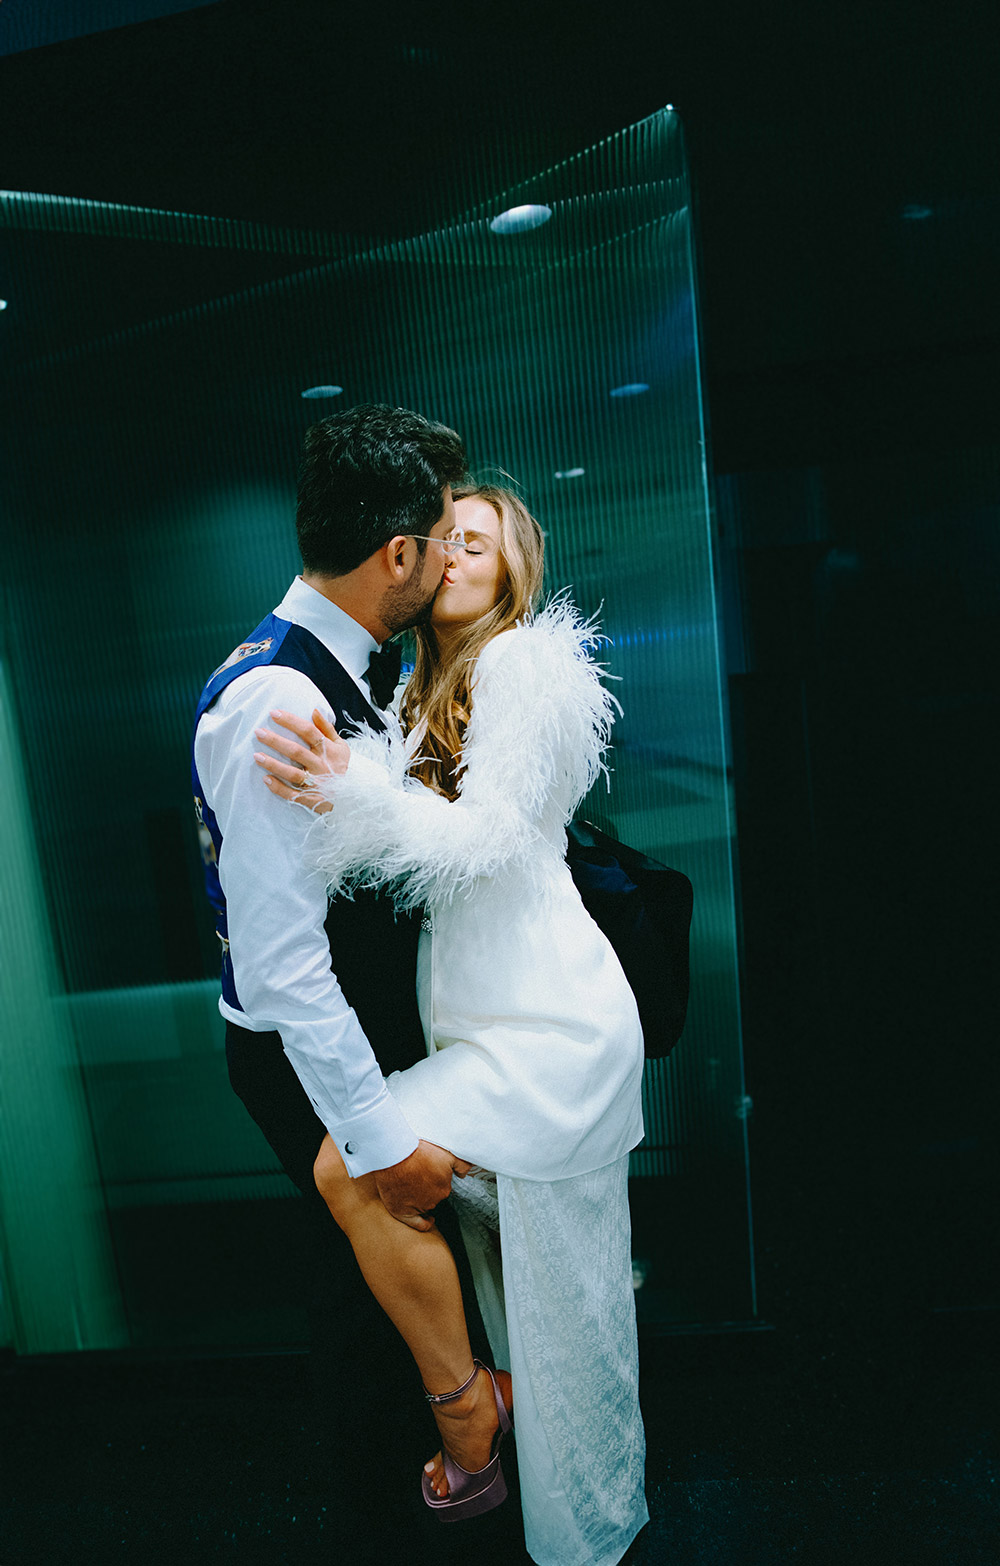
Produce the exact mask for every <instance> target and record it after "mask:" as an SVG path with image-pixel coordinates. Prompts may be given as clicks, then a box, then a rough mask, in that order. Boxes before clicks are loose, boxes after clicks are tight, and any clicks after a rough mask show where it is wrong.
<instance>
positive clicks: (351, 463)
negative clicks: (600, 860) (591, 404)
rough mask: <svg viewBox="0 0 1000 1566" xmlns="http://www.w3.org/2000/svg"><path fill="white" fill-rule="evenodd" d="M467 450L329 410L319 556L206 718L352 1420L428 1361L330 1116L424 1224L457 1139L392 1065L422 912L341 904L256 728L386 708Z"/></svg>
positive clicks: (248, 943)
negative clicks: (389, 664) (414, 1339)
mask: <svg viewBox="0 0 1000 1566" xmlns="http://www.w3.org/2000/svg"><path fill="white" fill-rule="evenodd" d="M465 469H466V462H465V453H464V450H463V447H462V442H461V440H460V439H459V437H458V436H457V435H456V434H455V432H454V431H453V430H450V429H447V428H446V427H445V426H443V425H440V424H435V423H433V422H431V421H429V420H427V419H424V418H422V417H420V415H418V414H416V413H411V412H408V411H407V410H406V409H400V408H387V407H380V406H361V407H357V408H353V409H350V410H349V411H347V412H345V413H342V414H336V415H333V416H332V417H330V418H327V419H324V420H322V421H321V422H320V423H319V424H316V425H314V426H313V427H312V428H311V429H310V430H309V431H308V433H307V435H306V438H305V446H304V451H303V458H302V465H301V470H300V482H299V496H298V508H297V515H296V524H297V532H298V539H299V547H300V551H301V555H302V562H303V571H302V575H301V576H300V577H297V578H296V579H295V581H294V582H293V583H292V585H291V587H290V588H289V589H288V592H287V593H286V594H285V597H284V598H283V599H282V601H281V603H280V604H279V605H278V607H277V609H276V610H275V611H274V612H273V613H272V614H271V615H268V616H267V618H266V619H265V620H264V621H262V623H261V624H260V625H259V626H258V627H257V629H256V630H255V631H253V632H252V633H251V635H250V637H249V638H248V639H247V641H246V642H244V643H243V644H242V645H241V646H240V647H238V648H237V649H236V650H235V652H234V653H233V654H232V655H231V656H230V657H229V658H228V659H227V660H226V662H225V663H224V664H223V665H222V666H221V668H219V669H217V670H216V672H215V674H214V675H213V676H212V678H211V679H210V680H209V682H208V684H207V685H206V687H205V690H204V692H203V693H202V697H201V700H200V702H199V705H198V715H197V719H196V728H195V739H194V766H193V782H194V793H195V804H196V810H197V812H198V819H199V825H200V832H201V838H202V848H203V857H204V860H205V871H206V882H207V887H208V892H209V897H210V900H211V901H212V903H213V906H214V908H215V911H216V918H217V930H218V934H219V939H220V942H221V945H222V958H223V963H222V999H221V1001H220V1010H221V1011H222V1014H223V1016H224V1017H225V1019H226V1054H227V1059H228V1064H229V1075H230V1080H231V1082H232V1085H233V1087H234V1089H235V1091H236V1092H237V1093H238V1094H239V1096H240V1098H241V1099H242V1100H243V1103H244V1104H245V1105H246V1107H247V1109H248V1110H249V1112H250V1114H251V1115H252V1116H253V1118H254V1120H255V1121H256V1122H257V1124H258V1125H259V1127H260V1129H261V1130H262V1131H263V1133H264V1135H265V1137H266V1138H267V1140H268V1141H269V1142H270V1144H271V1146H272V1148H273V1149H274V1151H275V1152H276V1153H277V1155H278V1157H279V1159H280V1160H281V1163H282V1165H283V1166H284V1168H285V1169H286V1171H287V1172H288V1174H289V1175H290V1176H291V1178H292V1179H293V1180H294V1181H295V1183H296V1184H297V1185H298V1186H299V1188H300V1190H302V1192H303V1193H304V1194H305V1196H306V1197H307V1202H308V1204H309V1208H310V1212H309V1221H310V1223H311V1224H312V1226H313V1231H314V1237H313V1240H312V1241H311V1244H312V1245H313V1246H314V1247H315V1248H316V1250H317V1251H318V1252H321V1253H322V1255H321V1257H320V1261H321V1263H322V1265H323V1266H325V1268H326V1273H327V1276H326V1277H325V1279H324V1281H323V1295H322V1315H323V1320H324V1322H325V1324H326V1325H325V1330H324V1337H325V1347H326V1349H327V1353H328V1356H329V1360H330V1364H331V1365H332V1366H333V1376H332V1381H331V1384H330V1387H329V1391H328V1393H327V1394H326V1401H327V1402H328V1403H329V1402H332V1403H334V1404H335V1405H336V1407H335V1410H334V1412H335V1415H336V1417H335V1419H334V1420H333V1421H332V1422H331V1427H330V1428H331V1433H332V1435H333V1436H336V1435H337V1434H338V1432H339V1433H340V1434H341V1435H342V1437H343V1439H344V1440H345V1441H347V1442H349V1441H350V1439H351V1438H353V1439H355V1440H356V1439H357V1438H358V1436H359V1435H360V1433H361V1430H362V1428H363V1419H364V1415H365V1413H366V1412H367V1411H368V1410H370V1409H371V1408H372V1407H375V1408H378V1406H379V1401H380V1398H382V1399H383V1402H382V1408H383V1410H384V1408H385V1401H384V1400H385V1399H387V1398H388V1396H389V1395H390V1394H398V1389H399V1383H398V1381H397V1380H396V1379H395V1378H396V1377H398V1376H400V1375H408V1376H409V1378H410V1379H411V1380H412V1366H411V1365H409V1363H408V1356H407V1355H406V1351H405V1348H403V1346H402V1343H401V1340H399V1339H398V1338H397V1335H396V1334H395V1332H394V1331H393V1330H392V1329H391V1328H389V1327H388V1323H387V1322H386V1321H385V1318H384V1317H382V1314H381V1312H380V1310H379V1308H378V1306H377V1305H376V1304H375V1303H374V1301H373V1300H372V1298H371V1296H370V1294H369V1293H368V1290H367V1288H366V1286H365V1285H364V1283H363V1280H362V1279H361V1276H360V1273H359V1272H358V1269H357V1266H356V1263H355V1261H354V1257H353V1254H352V1252H351V1250H350V1247H349V1246H348V1245H347V1243H346V1241H345V1239H344V1236H343V1235H342V1234H341V1233H340V1231H339V1229H338V1228H337V1226H336V1225H335V1223H334V1222H333V1220H332V1219H331V1218H330V1216H329V1214H328V1212H327V1210H326V1208H325V1206H324V1205H323V1203H322V1201H321V1199H320V1198H319V1195H318V1193H317V1192H316V1189H315V1186H314V1182H313V1164H314V1161H315V1159H316V1156H317V1153H318V1152H319V1149H320V1145H321V1143H322V1142H323V1140H324V1138H325V1136H326V1134H327V1133H329V1135H330V1137H331V1138H332V1139H333V1142H334V1143H335V1144H336V1146H337V1148H338V1149H339V1151H340V1153H341V1155H342V1157H343V1159H344V1162H345V1164H346V1165H347V1167H348V1168H349V1169H350V1171H351V1173H352V1174H354V1175H362V1174H365V1173H369V1172H372V1171H374V1172H375V1174H376V1178H377V1182H378V1187H379V1191H380V1193H381V1195H382V1198H383V1201H384V1202H385V1205H386V1207H387V1208H388V1209H389V1211H390V1212H392V1213H393V1214H394V1216H396V1217H397V1218H399V1219H400V1221H401V1222H404V1223H410V1224H413V1225H414V1226H416V1227H426V1224H427V1220H426V1218H425V1217H424V1216H422V1215H424V1214H426V1213H427V1212H429V1210H430V1209H431V1208H433V1207H434V1206H435V1205H436V1204H437V1203H438V1202H440V1201H441V1200H442V1199H443V1198H444V1197H445V1196H446V1195H447V1194H448V1191H449V1190H450V1186H451V1176H452V1164H453V1161H452V1159H451V1157H450V1155H449V1154H446V1153H445V1152H443V1150H442V1149H440V1148H436V1147H433V1146H431V1145H430V1144H428V1143H419V1144H418V1139H417V1138H416V1136H414V1134H413V1132H412V1131H411V1129H410V1127H409V1126H408V1124H407V1123H406V1121H405V1120H404V1118H403V1116H402V1114H401V1112H400V1111H399V1110H398V1109H397V1107H396V1105H395V1103H394V1101H393V1099H392V1097H391V1095H389V1094H388V1093H387V1091H386V1088H385V1084H384V1081H383V1073H384V1074H388V1073H389V1072H391V1071H393V1070H396V1069H401V1068H403V1067H405V1066H408V1065H411V1064H412V1063H413V1062H414V1061H415V1060H416V1059H418V1058H419V1057H420V1056H421V1055H422V1054H423V1048H424V1046H423V1038H422V1033H421V1029H420V1024H419V1018H418V1016H417V1010H416V999H415V991H416V982H415V980H416V940H417V922H416V921H415V920H412V919H410V920H407V919H400V920H396V919H395V917H394V914H393V909H392V906H391V903H390V902H389V901H388V900H387V899H385V898H383V897H377V896H375V895H373V894H362V895H359V896H358V897H357V898H356V899H355V900H354V901H347V900H345V899H336V900H334V902H333V903H331V904H330V906H329V909H328V906H327V897H326V889H325V885H324V883H323V878H322V876H321V875H320V874H318V873H316V872H314V871H310V870H308V869H307V868H306V860H305V851H304V841H305V837H306V833H307V831H308V828H309V825H310V822H309V817H308V815H307V813H306V812H305V811H297V810H289V808H288V806H287V805H286V804H285V803H284V802H283V801H282V800H280V799H278V798H276V797H274V796H272V795H271V794H270V793H269V791H268V790H267V788H265V787H264V784H263V781H262V775H261V772H260V770H259V768H258V767H256V766H255V765H254V761H253V752H254V750H255V749H259V748H260V741H259V740H257V739H256V738H255V730H257V729H259V728H261V727H262V726H267V725H268V724H270V723H271V722H272V719H271V716H270V715H271V713H272V712H274V711H275V710H285V711H291V712H298V713H310V712H312V711H313V709H315V708H318V709H319V711H320V712H322V713H323V714H324V715H325V717H326V718H327V719H328V720H329V721H330V722H332V723H333V724H334V725H335V726H336V727H337V729H339V730H341V731H346V732H348V733H349V732H350V731H351V728H352V727H353V726H355V725H356V724H358V723H367V724H369V725H371V726H372V727H375V728H378V727H380V726H381V719H380V716H379V712H380V709H382V708H383V707H384V706H385V705H387V703H388V701H389V699H390V697H391V694H392V691H393V689H394V687H395V683H396V681H395V678H394V677H393V675H392V674H389V676H388V678H387V679H386V680H385V688H384V689H383V688H381V687H380V686H379V679H380V676H379V674H378V672H377V656H378V653H379V646H380V644H381V643H382V642H384V641H386V640H387V639H388V638H389V637H391V636H393V635H394V634H395V633H396V632H398V631H401V630H403V629H405V628H406V627H407V626H410V625H414V624H416V623H417V622H418V621H420V620H421V619H423V618H424V617H426V616H427V615H429V613H430V606H431V604H432V602H433V599H434V596H435V593H436V592H437V589H438V587H439V585H440V582H441V577H442V574H443V570H444V563H445V550H444V547H443V544H442V542H441V541H442V540H443V539H444V538H445V537H446V535H447V534H448V533H449V532H450V531H451V530H452V528H453V524H454V505H453V501H452V494H451V486H452V484H457V483H458V482H459V481H460V480H462V479H463V478H464V476H465ZM372 655H376V658H375V659H373V657H372ZM383 656H384V655H383ZM396 673H397V674H398V655H397V659H396ZM383 677H384V671H383ZM377 686H379V688H376V687H377ZM328 1368H329V1367H328ZM362 1368H363V1370H364V1375H363V1377H362ZM373 1376H374V1381H373V1379H372V1378H373ZM380 1377H381V1384H380ZM383 1422H384V1421H383ZM393 1423H394V1422H393ZM390 1434H391V1426H390V1427H388V1428H387V1429H386V1431H385V1437H388V1436H389V1435H390ZM380 1439H384V1438H383V1437H380ZM349 1450H350V1448H349V1446H348V1447H347V1449H346V1452H345V1456H346V1455H347V1453H349ZM428 1450H430V1448H428ZM422 1455H424V1456H425V1455H426V1453H423V1454H422Z"/></svg>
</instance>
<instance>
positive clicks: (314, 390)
mask: <svg viewBox="0 0 1000 1566" xmlns="http://www.w3.org/2000/svg"><path fill="white" fill-rule="evenodd" d="M343 389H344V388H343V387H342V386H310V387H309V388H308V390H306V391H304V392H303V393H302V395H303V397H339V396H340V394H341V392H342V391H343Z"/></svg>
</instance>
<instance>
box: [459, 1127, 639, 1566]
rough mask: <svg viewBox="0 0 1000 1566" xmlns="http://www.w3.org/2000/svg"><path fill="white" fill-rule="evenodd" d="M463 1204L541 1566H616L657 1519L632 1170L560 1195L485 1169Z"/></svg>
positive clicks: (556, 1187)
mask: <svg viewBox="0 0 1000 1566" xmlns="http://www.w3.org/2000/svg"><path fill="white" fill-rule="evenodd" d="M452 1199H453V1201H454V1204H455V1207H456V1210H457V1212H458V1216H459V1220H460V1223H461V1226H462V1236H463V1239H464V1240H465V1245H466V1249H467V1250H468V1253H469V1259H470V1263H471V1266H472V1273H473V1277H474V1279H475V1283H476V1293H477V1297H478V1299H479V1306H480V1310H481V1311H482V1315H483V1321H484V1324H485V1326H486V1331H487V1333H488V1335H489V1339H490V1346H491V1348H492V1350H493V1354H494V1356H495V1359H496V1363H497V1364H498V1365H499V1366H504V1367H506V1366H509V1367H510V1371H511V1376H512V1378H513V1386H514V1419H515V1435H516V1438H517V1454H518V1471H519V1474H520V1480H521V1499H522V1504H523V1507H524V1532H525V1541H526V1543H527V1547H528V1553H529V1554H530V1556H531V1557H532V1559H533V1560H534V1561H536V1562H537V1563H538V1566H615V1563H616V1562H618V1561H620V1560H621V1558H622V1556H623V1555H624V1554H625V1551H626V1550H627V1549H628V1547H629V1544H630V1543H631V1542H632V1540H633V1539H634V1537H635V1535H636V1534H637V1533H638V1531H639V1529H640V1528H641V1527H642V1526H643V1524H644V1523H645V1522H646V1521H647V1520H648V1516H649V1513H648V1512H647V1510H646V1500H645V1495H644V1492H643V1463H644V1458H645V1438H644V1435H643V1428H642V1420H641V1418H640V1414H639V1396H638V1381H639V1364H638V1348H637V1342H636V1328H635V1302H634V1296H633V1292H632V1260H631V1245H630V1232H629V1212H628V1158H627V1157H625V1158H621V1159H618V1160H617V1161H616V1162H615V1163H613V1164H609V1165H608V1166H607V1167H606V1168H604V1169H597V1170H594V1171H593V1172H592V1173H590V1174H586V1175H576V1176H574V1177H573V1178H572V1179H569V1180H557V1181H553V1182H551V1183H546V1182H544V1181H540V1180H514V1179H510V1178H509V1177H507V1176H505V1175H499V1176H497V1175H494V1174H491V1173H490V1171H488V1170H483V1169H476V1170H474V1171H473V1172H472V1173H470V1174H469V1175H467V1176H466V1177H465V1179H457V1178H456V1179H455V1180H454V1182H453V1184H452ZM498 1239H499V1243H498Z"/></svg>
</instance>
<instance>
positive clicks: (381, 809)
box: [308, 599, 616, 907]
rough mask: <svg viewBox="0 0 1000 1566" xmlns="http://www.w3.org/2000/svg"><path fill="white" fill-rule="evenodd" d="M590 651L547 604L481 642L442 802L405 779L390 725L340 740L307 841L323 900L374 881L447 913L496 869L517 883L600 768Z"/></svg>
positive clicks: (569, 614)
mask: <svg viewBox="0 0 1000 1566" xmlns="http://www.w3.org/2000/svg"><path fill="white" fill-rule="evenodd" d="M595 642H596V637H595V635H594V632H593V629H592V627H590V626H589V625H588V624H586V623H584V622H583V621H582V620H581V617H580V615H579V613H578V612H577V610H576V609H575V608H574V607H573V606H572V604H570V603H568V602H567V601H566V600H565V599H561V600H557V601H556V603H555V604H552V605H550V606H549V607H548V608H547V609H545V610H544V611H543V612H542V613H541V614H540V615H538V616H537V617H536V618H535V619H534V620H533V621H531V622H530V623H528V624H524V625H519V626H516V627H515V628H514V629H513V630H510V631H505V632H503V633H501V635H499V636H497V637H495V638H494V640H493V641H492V642H489V643H488V644H487V646H486V647H485V648H484V650H483V652H482V653H481V654H480V657H479V660H478V662H477V665H476V676H475V681H474V685H473V706H472V715H471V719H470V722H469V727H468V731H467V735H466V744H465V747H464V749H463V752H462V780H461V792H460V794H459V797H458V799H456V800H454V801H451V800H446V799H444V798H442V796H441V795H439V794H435V793H434V792H433V791H432V790H431V789H428V788H426V787H424V785H423V784H421V783H420V782H419V781H418V780H416V779H414V778H412V777H409V776H407V769H408V767H409V765H410V763H411V761H412V759H413V755H412V741H408V740H405V739H404V738H403V736H402V734H401V732H400V730H399V727H398V725H396V726H394V727H393V728H392V729H391V730H390V731H389V732H388V733H387V734H384V735H375V734H372V733H371V732H370V731H369V732H364V733H362V734H361V735H359V736H358V737H357V738H355V739H352V740H351V760H350V763H349V765H348V768H347V771H346V772H345V773H343V774H340V775H336V776H332V775H331V776H330V777H327V778H324V779H323V780H322V787H323V791H324V792H325V793H326V794H327V795H328V797H329V798H330V799H331V800H332V801H333V806H334V808H333V810H332V811H330V812H328V813H327V814H326V815H323V816H319V817H317V818H316V823H315V826H314V827H313V829H312V832H311V835H310V838H309V843H308V853H309V857H310V859H311V861H312V862H313V863H314V864H315V865H316V866H317V867H318V868H319V869H321V870H322V871H323V873H324V874H325V875H326V877H327V880H328V883H329V886H330V889H331V891H333V892H337V893H340V894H342V895H343V894H347V895H350V893H351V892H352V891H354V890H356V889H357V888H359V887H366V886H381V885H386V884H388V885H391V886H392V888H393V895H394V896H395V898H396V901H397V902H398V903H399V904H400V905H401V906H404V907H415V906H419V905H421V904H424V903H441V902H449V901H451V900H452V899H453V898H455V897H457V896H461V895H463V894H465V893H467V892H468V891H469V890H471V888H472V886H473V884H474V883H475V882H476V881H477V880H478V879H479V878H480V877H483V876H491V875H496V874H498V873H499V872H500V871H502V870H504V869H509V868H513V869H515V870H519V871H523V872H524V873H526V874H528V875H531V873H532V868H533V865H534V864H535V863H536V862H537V860H538V857H539V852H540V850H541V849H542V848H543V846H544V845H546V844H548V845H549V846H552V845H553V841H554V838H555V837H556V836H557V833H558V830H560V829H561V828H562V827H564V826H565V823H566V821H568V819H569V817H570V816H571V815H572V812H573V810H574V809H575V807H576V805H577V804H578V803H579V801H580V800H581V799H582V798H583V796H584V794H585V793H586V792H587V790H588V789H589V788H590V787H591V785H592V784H593V782H594V781H595V780H596V778H597V776H598V774H599V773H600V772H601V770H602V768H603V757H604V751H605V748H606V746H607V743H608V738H609V735H610V730H611V723H612V718H613V710H614V707H615V705H616V704H615V702H614V699H613V698H612V697H611V696H610V695H609V693H608V692H607V691H606V690H605V689H604V687H603V686H602V684H601V681H600V672H601V671H600V668H599V666H598V664H597V663H596V662H595V661H594V658H593V656H592V654H593V650H594V645H595ZM553 828H555V831H554V830H553ZM559 851H560V852H561V847H560V849H559Z"/></svg>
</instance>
